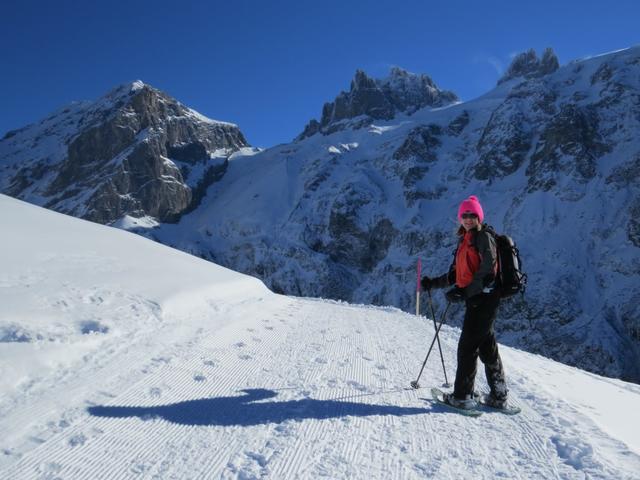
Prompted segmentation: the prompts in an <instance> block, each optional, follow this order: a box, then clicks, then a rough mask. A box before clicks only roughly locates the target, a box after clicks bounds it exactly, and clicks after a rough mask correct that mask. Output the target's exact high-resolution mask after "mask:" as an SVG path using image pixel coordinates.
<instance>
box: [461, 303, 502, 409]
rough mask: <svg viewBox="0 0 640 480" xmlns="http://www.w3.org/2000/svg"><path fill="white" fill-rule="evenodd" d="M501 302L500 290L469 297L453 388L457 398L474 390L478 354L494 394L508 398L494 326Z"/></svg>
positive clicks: (497, 396)
mask: <svg viewBox="0 0 640 480" xmlns="http://www.w3.org/2000/svg"><path fill="white" fill-rule="evenodd" d="M499 304H500V297H499V294H498V293H497V292H494V293H490V294H484V293H483V294H480V295H477V296H475V297H472V298H470V299H468V300H467V301H466V307H467V310H466V312H465V315H464V324H463V325H462V333H461V334H460V341H459V342H458V369H457V370H456V381H455V385H454V390H453V395H454V397H456V398H459V399H463V398H466V396H467V395H472V394H473V386H474V383H475V379H476V369H477V363H478V356H479V357H480V360H482V363H484V370H485V374H486V376H487V383H488V384H489V387H490V388H491V395H492V396H493V397H495V398H496V399H498V400H506V398H507V394H508V391H507V385H506V381H505V376H504V369H503V368H502V360H501V359H500V354H499V353H498V344H497V343H496V335H495V332H494V330H493V323H494V321H495V319H496V311H497V310H498V305H499Z"/></svg>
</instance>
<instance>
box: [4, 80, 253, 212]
mask: <svg viewBox="0 0 640 480" xmlns="http://www.w3.org/2000/svg"><path fill="white" fill-rule="evenodd" d="M247 146H248V145H247V143H246V141H245V139H244V136H243V135H242V132H240V130H239V129H238V127H237V126H236V125H233V124H230V123H225V122H219V121H214V120H211V119H209V118H206V117H204V116H203V115H201V114H199V113H198V112H196V111H194V110H192V109H190V108H188V107H185V106H184V105H182V104H181V103H180V102H178V101H176V100H175V99H173V98H171V97H169V96H168V95H166V94H164V93H162V92H160V91H158V90H156V89H154V88H153V87H150V86H149V85H145V84H144V83H142V82H141V81H136V82H133V83H131V84H127V85H121V86H120V87H117V88H115V89H114V90H113V91H111V92H109V93H108V94H107V95H105V96H104V97H102V98H100V99H99V100H98V101H96V102H79V103H74V104H71V105H69V106H67V107H65V108H61V109H60V110H58V111H56V112H54V113H53V114H51V115H50V116H49V117H47V118H46V119H44V120H43V121H41V122H40V123H37V124H34V125H29V126H27V127H24V128H22V129H19V130H15V131H11V132H8V133H7V134H6V135H5V136H4V138H3V139H2V140H1V141H0V191H2V192H5V193H8V194H10V195H13V196H16V197H19V198H22V199H24V200H27V201H29V202H33V203H35V204H38V205H43V206H46V207H47V208H52V209H54V210H57V211H60V212H64V213H68V214H71V215H75V216H78V217H82V218H86V219H89V220H93V221H95V222H99V223H112V222H114V221H117V220H120V221H123V220H124V221H125V223H127V222H126V219H128V218H130V217H133V218H136V219H138V220H137V221H134V223H136V222H137V223H144V220H143V219H146V220H147V223H149V222H150V223H151V224H154V223H155V222H171V221H174V220H175V219H177V218H179V217H180V215H181V214H182V213H184V212H185V211H189V210H193V209H194V208H195V207H197V205H198V204H199V202H200V200H201V199H202V196H203V195H204V193H205V192H206V189H207V187H209V185H211V183H213V182H215V180H216V179H217V178H219V177H220V176H222V175H223V174H224V171H225V169H226V167H227V165H228V162H227V158H228V156H229V155H230V154H232V153H234V152H237V151H238V150H241V149H243V148H246V147H247Z"/></svg>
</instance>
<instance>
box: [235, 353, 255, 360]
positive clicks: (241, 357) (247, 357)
mask: <svg viewBox="0 0 640 480" xmlns="http://www.w3.org/2000/svg"><path fill="white" fill-rule="evenodd" d="M238 358H239V359H240V360H251V358H252V357H251V355H246V354H244V355H238Z"/></svg>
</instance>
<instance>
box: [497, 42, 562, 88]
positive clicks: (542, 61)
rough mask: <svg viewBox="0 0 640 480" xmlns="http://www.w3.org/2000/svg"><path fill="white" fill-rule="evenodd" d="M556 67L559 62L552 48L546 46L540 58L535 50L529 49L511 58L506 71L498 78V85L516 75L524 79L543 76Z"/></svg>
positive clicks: (558, 66)
mask: <svg viewBox="0 0 640 480" xmlns="http://www.w3.org/2000/svg"><path fill="white" fill-rule="evenodd" d="M558 68H560V63H559V62H558V57H557V56H556V54H555V53H554V51H553V49H552V48H546V49H545V50H544V52H543V53H542V58H538V55H537V54H536V52H535V50H533V49H530V50H527V51H526V52H523V53H520V54H518V55H516V56H515V57H514V58H513V60H512V61H511V65H509V68H508V69H507V73H505V74H504V75H503V76H502V78H501V79H500V80H498V85H500V84H501V83H503V82H506V81H507V80H511V79H512V78H517V77H523V78H525V79H528V78H538V77H543V76H545V75H548V74H550V73H553V72H555V71H556V70H558Z"/></svg>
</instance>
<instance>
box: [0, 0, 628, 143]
mask: <svg viewBox="0 0 640 480" xmlns="http://www.w3.org/2000/svg"><path fill="white" fill-rule="evenodd" d="M639 18H640V2H638V1H631V0H621V1H618V0H616V1H608V2H590V1H584V0H583V1H557V0H556V1H553V2H552V1H543V0H541V1H538V2H517V1H484V2H478V1H466V2H463V1H451V0H450V1H448V2H432V1H428V0H423V1H401V0H396V1H393V2H391V1H386V2H382V1H366V2H365V1H348V0H342V1H333V0H323V1H317V0H316V1H313V2H312V1H306V0H298V1H264V0H263V1H245V0H234V1H217V0H215V1H214V0H212V1H190V0H182V1H180V2H176V1H173V2H169V1H164V0H158V1H155V2H146V1H136V0H129V1H126V2H125V1H120V0H112V1H109V2H106V1H99V0H96V1H69V0H61V1H55V2H52V1H32V0H21V1H20V2H17V1H14V2H7V3H5V5H3V7H2V15H1V16H0V49H1V50H0V59H1V60H0V61H1V70H2V73H1V75H0V105H1V106H2V107H1V110H0V111H1V112H2V113H1V115H0V136H2V135H4V133H5V132H6V131H8V130H11V129H15V128H19V127H22V126H24V125H26V124H28V123H32V122H35V121H38V120H40V119H42V118H44V117H45V116H46V115H47V114H48V113H50V112H51V111H53V110H55V109H57V108H59V107H61V106H63V105H65V104H66V103H69V102H71V101H73V100H94V99H96V98H98V97H99V96H101V95H103V94H104V93H106V92H107V91H108V90H110V89H111V88H113V87H115V86H116V85H119V84H121V83H125V82H129V81H133V80H136V79H140V80H143V81H144V82H146V83H148V84H150V85H153V86H154V87H157V88H159V89H161V90H163V91H165V92H167V93H168V94H170V95H172V96H174V97H175V98H177V99H178V100H180V101H181V102H182V103H184V104H186V105H188V106H190V107H192V108H194V109H196V110H198V111H199V112H201V113H203V114H204V115H207V116H209V117H211V118H214V119H218V120H224V121H229V122H233V123H236V124H238V125H239V126H240V128H241V130H242V131H243V132H244V134H245V136H246V137H247V140H248V141H249V143H251V144H252V145H255V146H261V147H268V146H272V145H275V144H278V143H284V142H289V141H290V140H291V139H292V138H293V137H295V136H296V135H297V134H298V133H300V132H301V131H302V130H303V128H304V126H305V125H306V123H307V122H308V121H309V120H310V119H311V118H319V117H320V112H321V109H322V105H323V104H324V102H327V101H331V100H333V99H334V97H335V96H336V95H337V94H338V93H339V92H340V91H341V90H348V89H349V84H350V81H351V79H352V78H353V75H354V73H355V70H356V69H358V68H360V69H363V70H364V71H366V72H367V73H368V74H370V75H372V76H374V77H384V76H386V74H387V72H388V70H389V68H390V67H391V66H400V67H402V68H405V69H407V70H409V71H412V72H415V73H426V74H428V75H430V76H431V77H432V78H433V79H434V81H435V82H436V83H437V84H438V86H440V87H441V88H445V89H449V90H453V91H454V92H456V93H457V94H458V95H459V96H460V97H461V98H462V99H463V100H469V99H472V98H474V97H477V96H479V95H481V94H483V93H485V92H487V91H488V90H490V89H491V88H492V87H493V86H494V85H495V83H496V81H497V79H498V78H499V76H500V75H501V73H502V72H503V71H504V70H505V69H506V68H507V67H508V65H509V62H510V59H511V57H512V56H513V54H514V53H517V52H521V51H524V50H527V49H529V48H534V49H535V50H536V51H537V52H538V53H541V51H542V50H543V49H544V48H545V47H548V46H550V47H552V48H554V50H555V51H556V53H557V55H558V57H559V59H560V63H561V64H565V63H567V62H569V61H571V60H574V59H576V58H581V57H585V56H589V55H595V54H600V53H605V52H608V51H612V50H617V49H621V48H626V47H629V46H632V45H637V44H640V29H639V28H638V19H639Z"/></svg>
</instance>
